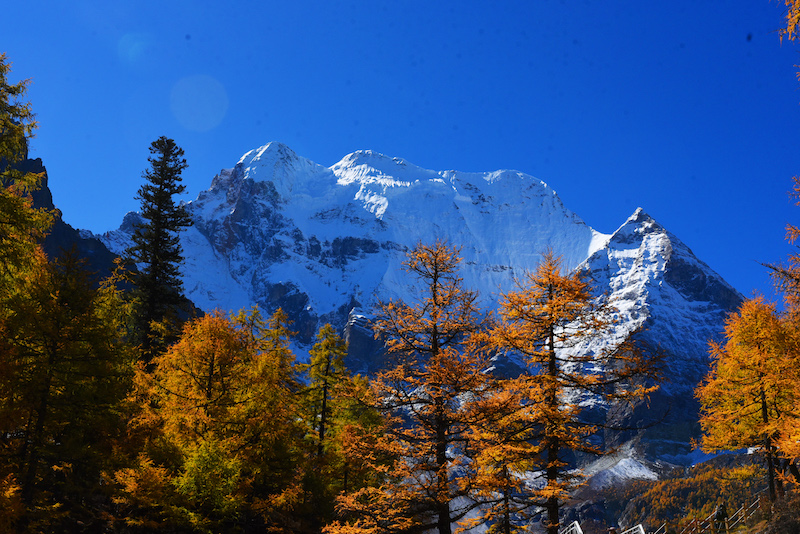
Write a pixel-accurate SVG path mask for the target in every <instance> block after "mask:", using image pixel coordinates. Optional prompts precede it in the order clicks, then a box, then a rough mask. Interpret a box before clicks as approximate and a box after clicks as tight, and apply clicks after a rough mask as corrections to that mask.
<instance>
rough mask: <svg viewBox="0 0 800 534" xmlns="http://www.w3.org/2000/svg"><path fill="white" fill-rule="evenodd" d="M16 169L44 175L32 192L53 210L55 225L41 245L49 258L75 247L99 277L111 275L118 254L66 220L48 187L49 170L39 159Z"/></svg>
mask: <svg viewBox="0 0 800 534" xmlns="http://www.w3.org/2000/svg"><path fill="white" fill-rule="evenodd" d="M17 168H18V169H19V170H20V171H22V172H23V173H29V172H32V173H35V174H41V175H42V181H41V184H40V188H39V189H38V190H36V191H34V192H33V194H32V195H31V196H32V197H33V205H34V207H36V208H44V209H46V210H51V211H54V213H55V218H54V220H53V225H52V226H51V227H50V229H49V230H48V232H47V235H46V236H45V238H44V241H43V242H42V248H43V249H44V251H45V253H46V254H47V256H48V257H49V258H57V257H59V256H60V255H62V254H64V253H65V252H69V251H72V250H73V249H74V251H75V253H76V254H77V255H78V257H80V258H83V259H84V260H86V267H87V269H88V270H89V271H91V272H92V273H94V277H95V278H96V279H97V280H100V279H102V278H106V277H108V276H109V275H110V274H111V272H112V271H113V269H114V259H115V258H116V255H115V254H114V253H112V252H111V251H110V250H109V249H108V248H107V247H106V246H105V245H104V244H103V243H102V242H101V241H100V240H99V239H97V238H96V237H94V236H91V235H88V236H84V235H82V233H81V232H80V231H78V230H76V229H74V228H73V227H72V226H70V225H69V224H67V223H65V222H64V220H63V219H62V218H61V212H60V211H58V210H57V209H56V206H55V205H54V204H53V195H52V193H51V192H50V188H49V187H48V176H47V169H46V168H45V166H44V164H43V163H42V160H41V159H40V158H36V159H25V160H23V161H22V162H21V163H20V164H19V165H17Z"/></svg>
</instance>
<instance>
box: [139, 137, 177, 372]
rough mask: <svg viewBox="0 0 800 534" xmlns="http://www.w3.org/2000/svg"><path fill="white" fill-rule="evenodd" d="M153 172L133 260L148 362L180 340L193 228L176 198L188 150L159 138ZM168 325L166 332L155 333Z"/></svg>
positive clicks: (144, 191) (143, 190)
mask: <svg viewBox="0 0 800 534" xmlns="http://www.w3.org/2000/svg"><path fill="white" fill-rule="evenodd" d="M150 153H151V154H152V156H150V157H149V158H148V161H149V162H150V168H149V169H147V170H146V171H145V172H144V173H143V177H144V178H145V180H146V181H147V183H145V184H144V185H143V186H141V187H140V188H139V191H138V194H137V196H136V198H137V199H138V200H139V201H141V214H142V218H143V219H144V220H145V222H144V223H142V224H139V225H137V226H136V230H135V232H134V234H133V243H134V244H133V246H131V247H130V248H129V249H128V250H127V255H128V257H129V258H130V259H131V260H132V261H133V262H135V263H137V264H139V265H140V271H139V272H138V273H137V274H136V275H135V276H134V281H135V285H136V291H135V294H136V297H137V306H136V312H135V319H134V325H133V326H134V339H135V340H136V341H137V342H138V343H139V344H140V346H141V350H142V359H143V360H145V361H146V362H149V361H151V360H152V359H153V357H154V356H155V355H156V354H158V353H159V352H160V351H161V350H162V349H163V348H164V347H163V346H164V344H165V341H166V340H167V339H169V338H170V337H175V334H176V333H177V331H178V328H177V327H175V326H172V327H169V325H170V324H173V325H174V324H175V319H176V317H177V310H178V307H179V305H180V303H181V301H182V298H183V283H182V282H181V278H180V265H181V263H182V262H183V250H182V249H181V245H180V239H179V233H180V231H181V230H182V229H183V228H185V227H187V226H190V225H191V219H190V218H189V214H188V213H187V212H186V209H185V208H184V206H183V205H180V204H176V202H175V199H174V198H173V197H174V196H175V195H178V194H180V193H183V191H184V189H185V188H186V187H185V186H184V185H182V184H181V183H180V182H181V172H182V171H183V170H184V169H185V168H186V166H187V165H186V160H185V159H184V158H183V149H182V148H180V147H179V146H177V145H176V144H175V141H173V140H172V139H169V138H167V137H164V136H162V137H159V138H158V139H157V140H156V141H153V143H152V144H151V145H150ZM165 320H166V325H167V328H166V332H165V331H164V329H158V328H156V327H155V325H156V324H157V323H163V322H164V321H165Z"/></svg>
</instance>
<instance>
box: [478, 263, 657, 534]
mask: <svg viewBox="0 0 800 534" xmlns="http://www.w3.org/2000/svg"><path fill="white" fill-rule="evenodd" d="M613 311H614V308H613V307H612V306H610V305H609V304H608V303H605V302H604V301H602V300H598V299H596V298H595V296H594V295H593V293H592V290H591V286H590V284H589V282H587V281H586V280H585V279H584V277H583V275H582V273H581V272H573V273H568V272H565V270H564V268H563V266H562V263H561V259H560V258H558V257H556V256H555V255H554V254H553V253H552V252H547V253H546V254H545V255H544V257H543V259H542V261H541V263H540V264H539V266H538V268H537V269H536V270H535V271H533V272H529V273H527V274H526V276H525V278H524V279H523V280H522V281H520V282H519V283H518V287H517V289H516V290H514V291H510V292H508V293H506V294H505V295H503V296H502V299H501V302H500V311H499V315H500V321H499V323H498V324H497V326H496V327H495V328H493V330H492V332H491V338H492V342H493V345H494V347H495V348H496V350H498V351H510V352H513V353H516V354H518V355H520V356H521V357H522V358H524V360H525V361H526V362H527V364H528V371H529V374H526V375H523V376H521V377H520V378H519V379H518V381H517V384H516V385H515V386H514V388H515V389H516V390H517V391H520V392H521V393H522V395H523V401H524V402H523V408H524V410H525V411H524V412H523V413H522V414H521V417H522V419H519V418H516V419H513V420H512V421H511V422H512V425H513V426H512V429H513V430H514V432H515V435H516V440H517V443H519V439H520V438H521V437H522V438H524V442H525V443H526V444H527V445H523V446H525V447H530V449H529V450H528V451H527V452H525V454H523V455H519V456H518V457H519V461H518V462H517V463H516V465H514V463H510V464H509V468H512V469H519V470H523V469H524V470H530V471H533V472H536V473H540V474H539V475H538V476H539V477H540V478H542V479H543V480H542V484H541V486H539V487H538V489H535V490H529V498H530V499H531V501H532V502H533V503H535V504H536V505H538V506H541V507H543V508H544V510H545V511H546V513H547V530H548V533H550V534H557V532H558V527H559V510H560V507H561V505H562V504H563V502H564V501H565V500H566V499H567V498H568V496H569V494H570V491H571V490H572V489H574V488H575V487H576V486H577V485H578V484H579V483H580V476H579V475H578V474H576V473H575V472H574V471H573V470H572V468H571V466H570V465H569V464H568V462H567V460H566V458H565V454H566V453H573V452H582V453H591V454H602V451H601V450H600V449H599V447H598V446H597V445H595V444H594V443H593V442H592V440H591V439H590V437H591V436H592V434H593V433H594V432H595V431H596V428H595V426H593V425H592V424H590V423H588V422H586V421H585V419H584V417H582V415H583V409H582V405H581V401H582V400H584V399H585V398H587V397H596V398H599V399H603V400H605V401H606V402H623V401H627V400H632V399H639V398H642V397H643V396H645V395H647V394H648V393H649V392H651V391H653V390H654V389H655V388H654V387H652V386H645V385H644V384H645V379H647V378H650V379H652V378H654V377H655V376H656V375H655V372H654V369H653V365H652V362H651V361H650V360H649V359H648V358H646V357H645V355H644V353H643V351H642V350H641V349H640V347H639V346H638V345H637V344H636V343H634V342H633V341H632V340H631V339H630V338H628V339H626V340H624V341H622V342H621V343H620V344H617V345H615V346H612V347H609V346H607V345H604V344H597V345H595V346H593V347H591V349H586V348H585V347H586V345H585V343H586V342H588V341H589V340H591V339H594V338H600V337H602V336H604V335H608V334H609V333H611V332H612V331H613V328H614V326H615V325H616V322H617V320H615V316H614V314H613Z"/></svg>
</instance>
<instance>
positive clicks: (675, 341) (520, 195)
mask: <svg viewBox="0 0 800 534" xmlns="http://www.w3.org/2000/svg"><path fill="white" fill-rule="evenodd" d="M188 209H189V211H190V213H191V214H192V218H193V220H194V226H193V227H192V228H190V229H189V230H188V231H187V232H185V233H184V234H183V235H182V244H183V247H184V251H185V256H186V258H187V261H186V265H185V270H184V283H185V287H186V290H187V295H188V296H189V297H190V298H191V299H192V300H193V301H194V302H195V303H196V304H197V305H199V306H200V307H201V308H204V309H206V310H210V309H213V308H215V307H219V308H222V309H226V310H228V309H238V308H241V307H248V306H250V305H252V304H258V305H259V306H260V307H262V308H263V309H265V310H266V311H267V312H271V311H273V310H274V309H276V308H277V307H279V306H280V307H282V308H283V309H284V310H286V311H287V312H288V313H289V315H290V317H292V318H293V320H294V321H295V323H294V329H295V330H298V331H299V340H298V341H299V343H300V344H301V345H302V344H308V343H311V342H312V340H313V335H314V333H315V331H316V329H317V328H318V326H319V325H320V324H322V323H324V322H331V323H333V324H334V325H336V326H337V327H338V328H339V329H340V330H341V331H344V330H345V329H346V335H347V337H348V339H349V340H350V347H351V356H350V363H351V366H352V367H354V368H355V369H357V370H363V371H374V370H375V369H376V368H377V367H378V366H379V359H376V351H377V350H378V348H379V347H378V346H377V345H376V344H375V343H374V341H373V340H371V335H370V331H369V329H368V327H367V325H368V321H369V317H370V314H371V311H372V309H373V307H374V306H375V304H376V302H378V300H380V299H384V300H385V299H390V298H403V299H409V298H410V297H412V295H413V288H412V287H410V286H409V284H410V283H411V282H412V281H411V280H410V279H409V278H408V277H407V276H406V273H405V272H404V271H403V269H402V261H403V260H404V257H405V252H406V251H407V250H409V249H410V248H411V247H413V246H414V245H415V244H416V243H417V242H420V241H422V242H432V241H434V240H435V239H444V240H447V241H449V242H451V243H453V244H455V245H457V246H459V247H461V255H462V257H463V259H464V262H463V270H462V276H463V278H464V283H465V286H466V287H469V288H473V289H477V290H478V291H479V292H480V293H481V294H482V296H483V304H484V306H485V307H486V308H487V309H492V308H494V307H495V306H496V302H497V298H498V294H499V293H500V292H501V291H505V290H509V289H511V288H512V287H513V280H514V278H515V277H517V276H519V275H521V274H522V273H523V272H524V271H525V270H530V269H534V268H535V267H536V265H537V263H538V261H539V258H540V257H541V253H542V252H543V251H544V250H545V249H546V248H551V249H552V250H553V251H554V252H555V253H556V254H558V255H561V256H562V257H563V259H564V262H565V264H566V266H567V267H568V268H570V269H582V270H584V271H585V272H587V274H588V275H589V276H590V277H591V279H592V280H593V281H594V284H595V288H596V292H597V296H598V298H608V299H610V300H611V302H612V303H613V304H614V305H615V306H616V307H617V308H618V309H619V314H620V317H621V318H622V319H623V321H622V324H621V326H620V327H619V328H618V329H617V331H615V332H614V333H612V335H610V336H606V337H605V338H604V339H598V340H593V341H592V342H589V343H588V344H587V345H586V346H583V347H580V348H579V349H580V350H592V349H593V347H592V344H613V343H614V342H615V340H618V339H622V338H623V337H624V336H626V335H628V334H629V333H630V332H633V331H635V330H638V329H640V328H644V330H643V332H642V333H641V334H639V335H641V336H642V337H643V339H645V340H646V341H648V342H649V343H651V344H652V345H654V346H659V347H661V348H662V349H663V350H664V351H665V352H666V353H668V355H669V356H668V358H667V370H666V373H665V374H666V375H667V376H668V377H670V378H671V381H670V382H669V383H667V384H666V385H665V386H664V388H663V390H662V391H661V392H660V393H659V394H658V395H657V396H656V397H654V398H653V400H652V402H651V403H650V405H649V407H648V406H646V405H643V406H640V407H637V409H636V410H634V411H633V412H630V411H629V412H624V413H612V414H611V415H610V417H614V418H615V419H616V420H617V421H622V422H627V423H631V424H632V425H634V426H635V425H640V426H641V424H643V423H644V424H646V423H647V421H650V420H657V419H659V418H662V416H663V414H664V413H667V415H666V416H663V417H664V418H665V420H667V421H668V422H669V423H670V425H671V426H667V427H663V426H662V427H659V428H662V430H658V431H656V430H652V431H650V434H649V435H648V436H649V437H648V438H647V439H648V440H649V441H647V440H646V443H645V444H644V445H642V450H644V451H645V452H646V453H647V454H648V455H651V454H666V455H672V456H674V457H675V458H678V457H679V456H681V455H683V454H685V453H686V452H688V446H687V444H688V436H690V435H692V434H693V433H695V432H696V428H694V427H693V426H692V425H691V424H690V423H688V422H687V421H693V420H696V409H697V407H696V405H695V404H694V401H693V397H692V395H691V392H692V390H693V388H694V386H695V385H696V384H697V382H698V381H699V380H700V378H701V377H702V376H703V375H704V374H705V372H706V370H707V366H708V359H707V342H708V339H709V338H713V337H715V336H718V335H719V333H720V332H721V331H722V327H723V318H724V316H725V314H726V313H727V312H729V311H731V310H732V309H734V308H735V307H736V306H737V305H738V303H739V302H740V301H741V298H742V297H741V295H739V293H738V292H737V291H736V290H734V289H733V288H732V287H730V286H729V285H728V284H727V283H726V282H725V281H724V280H722V279H721V278H720V277H719V276H718V275H717V274H716V273H714V271H713V270H712V269H711V268H709V267H708V266H707V265H705V264H704V263H703V262H701V261H700V260H698V259H697V258H696V257H695V256H694V254H692V252H691V250H689V249H688V247H686V246H685V245H684V244H682V243H681V242H680V241H679V240H678V239H677V238H676V237H675V236H674V235H672V234H671V233H669V232H668V231H667V230H666V229H664V228H663V227H661V226H660V225H659V224H658V223H657V222H656V221H654V220H653V219H652V218H651V217H649V216H648V215H647V214H646V213H645V212H644V211H642V210H637V211H636V213H634V214H633V215H632V216H631V217H630V218H629V219H628V220H627V221H625V222H624V224H622V226H620V228H619V229H618V230H617V231H616V232H614V233H613V234H610V235H607V234H602V233H599V232H597V231H595V230H593V229H592V228H590V227H589V226H588V225H587V224H585V223H584V222H583V221H582V220H581V219H580V217H578V216H577V215H576V214H574V213H572V212H571V211H569V210H568V209H566V208H565V207H564V206H563V205H562V203H561V201H560V200H559V198H558V196H557V195H556V194H555V192H554V191H553V190H552V189H551V188H549V187H548V186H547V185H546V184H545V183H543V182H541V181H540V180H537V179H535V178H533V177H531V176H528V175H526V174H523V173H520V172H516V171H497V172H488V173H462V172H457V171H440V172H435V171H430V170H426V169H421V168H419V167H417V166H414V165H412V164H411V163H409V162H406V161H404V160H402V159H399V158H390V157H387V156H384V155H381V154H377V153H374V152H369V151H360V152H355V153H353V154H350V155H348V156H345V157H344V158H343V159H342V160H341V161H340V162H338V163H337V164H335V165H333V166H331V167H327V168H326V167H323V166H320V165H317V164H315V163H313V162H311V161H309V160H307V159H304V158H302V157H300V156H298V155H297V154H295V153H294V152H292V151H291V150H290V149H289V148H288V147H286V146H284V145H281V144H279V143H270V144H268V145H265V146H263V147H260V148H258V149H255V150H252V151H250V152H248V153H247V154H245V155H244V156H243V157H242V158H241V160H240V161H239V162H238V163H237V164H236V165H235V166H234V167H233V168H231V169H227V170H223V171H221V172H220V173H219V174H218V175H217V176H216V177H215V178H214V179H213V181H212V183H211V186H210V188H209V189H208V190H207V191H204V192H202V193H200V194H199V195H198V197H197V199H196V200H194V201H192V202H190V203H189V204H188ZM135 217H136V216H135V215H129V216H128V217H127V218H126V221H125V222H124V223H123V226H122V227H121V228H120V229H119V230H116V231H114V232H110V233H108V234H106V235H104V236H101V239H102V240H103V241H104V242H105V243H106V244H107V245H108V246H109V248H111V249H112V250H114V251H120V250H123V249H124V247H125V246H126V245H127V244H128V242H129V236H130V225H131V223H132V221H133V220H134V219H135ZM506 363H507V364H508V365H511V363H510V362H506ZM667 408H668V410H667ZM654 428H655V427H654ZM658 432H662V435H659V434H658ZM635 434H636V435H637V436H640V435H641V433H635ZM631 435H632V434H631ZM631 435H624V434H619V433H616V434H614V435H613V436H609V437H608V442H609V443H610V444H611V443H615V442H618V441H619V440H620V439H626V438H627V437H631Z"/></svg>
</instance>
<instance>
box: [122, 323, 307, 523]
mask: <svg viewBox="0 0 800 534" xmlns="http://www.w3.org/2000/svg"><path fill="white" fill-rule="evenodd" d="M289 335H290V332H289V330H288V327H287V318H286V316H285V314H283V312H281V311H280V310H279V311H278V312H276V314H274V315H273V316H272V317H270V318H269V319H268V320H267V321H264V320H263V319H262V318H261V316H260V313H259V312H258V310H257V309H254V310H252V311H251V312H249V313H245V312H242V313H240V314H238V315H237V316H235V317H233V318H229V317H226V316H224V315H223V314H221V313H219V312H217V313H213V314H210V315H207V316H205V317H203V318H199V319H195V320H193V321H190V322H188V323H186V325H185V326H184V330H183V334H182V335H181V337H180V339H179V341H178V342H177V343H175V344H174V345H172V346H171V347H170V348H169V349H168V350H167V351H166V352H165V353H163V354H160V355H158V356H156V358H154V359H153V362H152V364H153V367H154V368H153V370H152V372H147V371H146V370H145V366H144V365H143V364H142V365H140V370H139V372H138V373H137V384H138V390H137V394H138V404H139V405H140V406H141V407H142V411H141V414H140V415H139V416H138V417H137V418H136V419H135V420H134V421H133V425H132V428H131V432H132V434H134V435H137V434H139V435H141V434H144V435H145V436H146V439H144V440H143V441H144V443H145V446H144V447H143V449H144V450H143V452H142V454H140V456H139V458H138V459H137V461H136V465H135V466H133V467H131V468H127V469H123V470H120V471H119V472H118V473H117V475H116V479H117V482H118V483H119V484H120V485H121V487H122V495H121V498H120V503H121V504H122V505H123V506H124V509H125V511H126V516H127V518H126V522H127V523H128V524H130V525H132V526H137V525H138V526H144V527H147V526H155V525H172V526H173V527H176V528H178V527H180V528H184V527H191V528H196V529H200V530H202V529H212V530H219V529H229V528H233V525H237V524H238V525H242V524H250V523H252V522H255V523H256V524H260V525H267V526H270V527H274V528H278V527H281V526H283V527H285V526H287V525H290V524H292V521H293V520H292V519H291V518H292V513H293V510H294V507H295V506H296V504H297V499H298V495H300V493H301V487H300V480H299V479H300V476H299V472H298V467H297V466H298V463H299V462H300V458H299V456H298V455H299V452H300V450H301V446H300V443H301V441H302V437H303V432H302V428H301V426H300V425H299V423H298V420H299V415H300V414H299V411H298V408H297V402H296V398H297V394H298V389H299V385H298V383H297V380H296V376H295V371H294V367H293V360H294V356H293V354H292V353H291V351H290V350H289ZM140 439H141V438H140Z"/></svg>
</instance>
